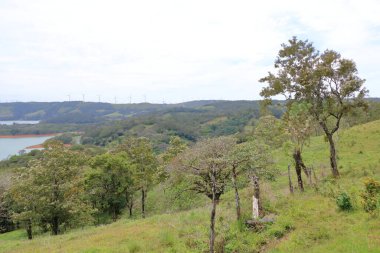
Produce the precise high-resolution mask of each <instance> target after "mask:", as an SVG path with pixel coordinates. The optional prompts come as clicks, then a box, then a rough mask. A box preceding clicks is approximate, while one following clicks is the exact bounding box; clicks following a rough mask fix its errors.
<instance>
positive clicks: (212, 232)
mask: <svg viewBox="0 0 380 253" xmlns="http://www.w3.org/2000/svg"><path fill="white" fill-rule="evenodd" d="M211 182H212V189H211V190H212V208H211V217H210V253H214V243H215V216H216V204H217V199H216V179H215V174H214V172H213V173H211Z"/></svg>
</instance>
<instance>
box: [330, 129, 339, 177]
mask: <svg viewBox="0 0 380 253" xmlns="http://www.w3.org/2000/svg"><path fill="white" fill-rule="evenodd" d="M327 139H328V141H329V144H330V165H331V170H332V174H333V176H334V177H339V170H338V164H337V162H336V149H335V143H334V139H333V135H332V134H327Z"/></svg>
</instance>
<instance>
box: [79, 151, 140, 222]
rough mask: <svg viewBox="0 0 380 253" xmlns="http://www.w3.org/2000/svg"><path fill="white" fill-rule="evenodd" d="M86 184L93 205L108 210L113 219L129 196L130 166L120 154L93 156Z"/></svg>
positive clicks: (130, 184)
mask: <svg viewBox="0 0 380 253" xmlns="http://www.w3.org/2000/svg"><path fill="white" fill-rule="evenodd" d="M91 167H92V171H91V172H90V174H89V175H88V178H87V180H86V186H87V189H88V192H89V195H90V199H91V201H92V203H93V205H94V206H95V207H96V208H98V209H99V210H101V211H103V212H107V211H108V212H109V213H110V214H111V215H112V219H113V220H114V221H115V220H116V219H117V216H118V215H119V214H120V213H121V209H122V208H123V207H124V206H125V205H126V202H128V201H131V200H130V199H129V198H130V197H131V196H130V194H131V193H130V191H131V189H132V186H133V179H132V168H131V165H130V163H129V161H128V160H127V159H126V158H125V156H122V155H121V154H109V153H107V154H103V155H98V156H96V157H94V158H93V160H92V162H91Z"/></svg>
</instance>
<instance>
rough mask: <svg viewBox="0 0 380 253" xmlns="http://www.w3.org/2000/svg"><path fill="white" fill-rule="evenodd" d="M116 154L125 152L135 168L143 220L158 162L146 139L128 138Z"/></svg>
mask: <svg viewBox="0 0 380 253" xmlns="http://www.w3.org/2000/svg"><path fill="white" fill-rule="evenodd" d="M116 152H125V154H126V156H127V157H128V159H129V160H130V162H131V164H132V165H133V166H134V168H135V183H136V187H137V189H139V190H141V215H142V217H143V218H145V201H146V197H147V193H148V190H149V188H150V187H152V186H153V184H154V181H155V178H156V176H157V170H158V161H157V158H156V156H155V154H154V152H153V147H152V144H151V143H150V141H149V140H148V139H147V138H144V137H141V138H129V139H127V140H126V141H125V143H123V144H121V145H119V146H118V147H117V149H116Z"/></svg>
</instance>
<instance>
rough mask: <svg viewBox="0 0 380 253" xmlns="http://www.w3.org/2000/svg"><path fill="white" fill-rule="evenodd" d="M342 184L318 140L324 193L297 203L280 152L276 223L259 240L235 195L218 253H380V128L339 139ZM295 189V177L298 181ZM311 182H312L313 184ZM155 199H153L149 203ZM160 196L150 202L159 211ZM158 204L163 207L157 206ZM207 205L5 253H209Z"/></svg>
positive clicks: (10, 246) (225, 200)
mask: <svg viewBox="0 0 380 253" xmlns="http://www.w3.org/2000/svg"><path fill="white" fill-rule="evenodd" d="M337 141H338V150H339V152H338V156H339V160H338V163H339V167H340V171H341V174H342V176H341V178H340V179H339V180H333V179H332V178H331V177H330V174H331V173H330V169H329V165H328V164H329V162H328V145H327V143H326V142H324V139H323V137H314V138H312V140H311V142H310V145H309V146H308V147H306V149H305V155H304V160H305V162H306V164H307V165H311V166H313V167H314V169H315V171H316V175H317V178H318V184H317V187H316V188H314V187H312V186H310V185H307V187H306V192H305V193H303V194H300V193H298V192H296V193H295V194H294V195H290V194H289V193H288V190H287V183H288V182H287V175H286V169H287V164H288V163H289V158H287V157H285V155H284V154H283V152H282V151H277V152H276V155H275V157H276V160H277V164H278V167H279V168H280V169H281V171H282V173H281V176H279V178H278V179H277V180H276V181H275V182H268V183H265V184H263V190H262V195H263V198H264V206H265V208H266V210H268V212H271V213H275V214H276V215H277V217H276V222H275V223H274V224H272V225H267V227H265V228H264V229H263V230H262V231H261V232H259V233H254V232H252V231H251V230H248V229H246V228H245V226H244V225H243V224H241V223H239V222H236V221H235V214H234V202H233V194H232V192H231V191H230V192H227V193H226V194H225V195H224V196H223V197H222V201H221V202H220V204H219V206H218V209H217V250H219V251H218V252H223V251H222V248H224V252H244V253H245V252H259V251H260V252H271V253H279V252H289V253H290V252H292V253H293V252H300V253H301V252H313V253H317V252H318V253H322V252H323V253H324V252H342V253H347V252H355V253H356V252H371V253H375V252H380V218H379V216H377V217H372V216H370V215H368V214H367V213H365V212H364V211H363V210H362V207H361V199H360V193H361V191H362V189H363V179H364V178H366V177H369V176H370V177H373V178H375V179H377V180H379V179H380V121H375V122H371V123H368V124H366V125H361V126H356V127H354V128H352V129H348V130H344V131H342V132H340V133H339V137H338V140H337ZM293 178H294V179H293V182H294V183H295V182H296V181H295V176H294V175H293ZM305 181H306V180H305ZM342 191H344V192H347V193H348V194H349V195H350V197H351V199H352V202H353V206H354V209H353V210H352V211H350V212H342V211H339V210H338V209H337V207H336V204H335V199H334V196H335V195H336V194H337V193H338V192H342ZM241 195H242V196H241V199H242V202H243V203H242V208H243V216H245V217H246V218H248V217H249V215H250V200H251V189H250V188H246V189H243V190H242V192H241ZM149 196H151V197H150V198H149ZM152 196H153V197H156V196H157V194H155V193H154V192H153V193H151V194H150V195H148V200H149V206H154V199H153V198H152ZM156 200H157V199H156ZM205 203H206V202H204V201H203V200H202V201H199V202H198V203H197V205H198V207H195V208H194V209H191V210H188V211H182V212H177V213H168V214H156V215H152V216H150V217H148V218H146V219H144V220H143V219H128V218H127V217H123V218H121V219H120V220H118V221H117V222H115V223H112V224H110V225H104V226H99V227H86V228H83V229H77V230H74V231H69V232H67V233H65V234H63V235H59V236H50V235H47V234H42V235H37V236H36V238H35V239H33V240H32V241H28V240H27V239H26V235H25V232H24V231H23V230H18V231H14V232H11V233H6V234H2V235H0V252H130V253H134V252H181V253H182V252H205V251H207V244H208V228H209V206H208V205H207V204H205Z"/></svg>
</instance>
